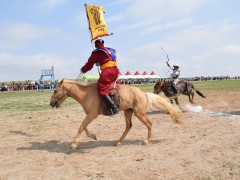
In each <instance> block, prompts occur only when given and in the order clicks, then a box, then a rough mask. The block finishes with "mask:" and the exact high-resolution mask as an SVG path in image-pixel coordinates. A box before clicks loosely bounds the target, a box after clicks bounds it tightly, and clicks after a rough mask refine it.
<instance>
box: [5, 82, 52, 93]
mask: <svg viewBox="0 0 240 180" xmlns="http://www.w3.org/2000/svg"><path fill="white" fill-rule="evenodd" d="M55 85H56V82H51V81H44V82H43V81H30V80H26V81H25V82H21V81H20V82H15V81H12V82H7V83H4V82H3V83H1V84H0V91H24V90H44V89H53V88H55Z"/></svg>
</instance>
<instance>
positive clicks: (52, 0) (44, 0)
mask: <svg viewBox="0 0 240 180" xmlns="http://www.w3.org/2000/svg"><path fill="white" fill-rule="evenodd" d="M67 1H69V0H41V1H39V2H40V6H41V7H43V8H49V9H52V8H55V7H58V6H61V5H63V4H65V3H66V2H67Z"/></svg>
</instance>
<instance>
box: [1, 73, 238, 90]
mask: <svg viewBox="0 0 240 180" xmlns="http://www.w3.org/2000/svg"><path fill="white" fill-rule="evenodd" d="M180 79H183V80H186V81H210V80H220V81H221V80H229V79H240V76H235V77H230V76H214V77H210V76H208V77H204V76H200V77H190V78H180ZM159 80H160V81H169V80H170V79H169V78H158V79H121V80H120V81H121V83H122V84H147V83H156V82H157V81H159ZM56 82H57V81H54V82H51V81H44V82H43V81H30V80H26V81H25V82H14V81H12V82H10V83H0V92H1V91H24V90H38V91H41V90H44V89H54V88H55V87H56Z"/></svg>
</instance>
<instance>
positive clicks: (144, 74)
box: [142, 71, 150, 78]
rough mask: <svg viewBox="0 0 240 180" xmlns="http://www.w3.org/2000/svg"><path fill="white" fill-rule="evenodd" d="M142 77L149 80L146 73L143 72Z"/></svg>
mask: <svg viewBox="0 0 240 180" xmlns="http://www.w3.org/2000/svg"><path fill="white" fill-rule="evenodd" d="M142 76H143V77H144V78H150V76H149V75H148V73H147V72H146V71H144V72H143V74H142Z"/></svg>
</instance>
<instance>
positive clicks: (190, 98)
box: [188, 92, 194, 103]
mask: <svg viewBox="0 0 240 180" xmlns="http://www.w3.org/2000/svg"><path fill="white" fill-rule="evenodd" d="M188 97H189V102H190V103H194V102H193V97H194V92H190V94H189V95H188Z"/></svg>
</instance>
